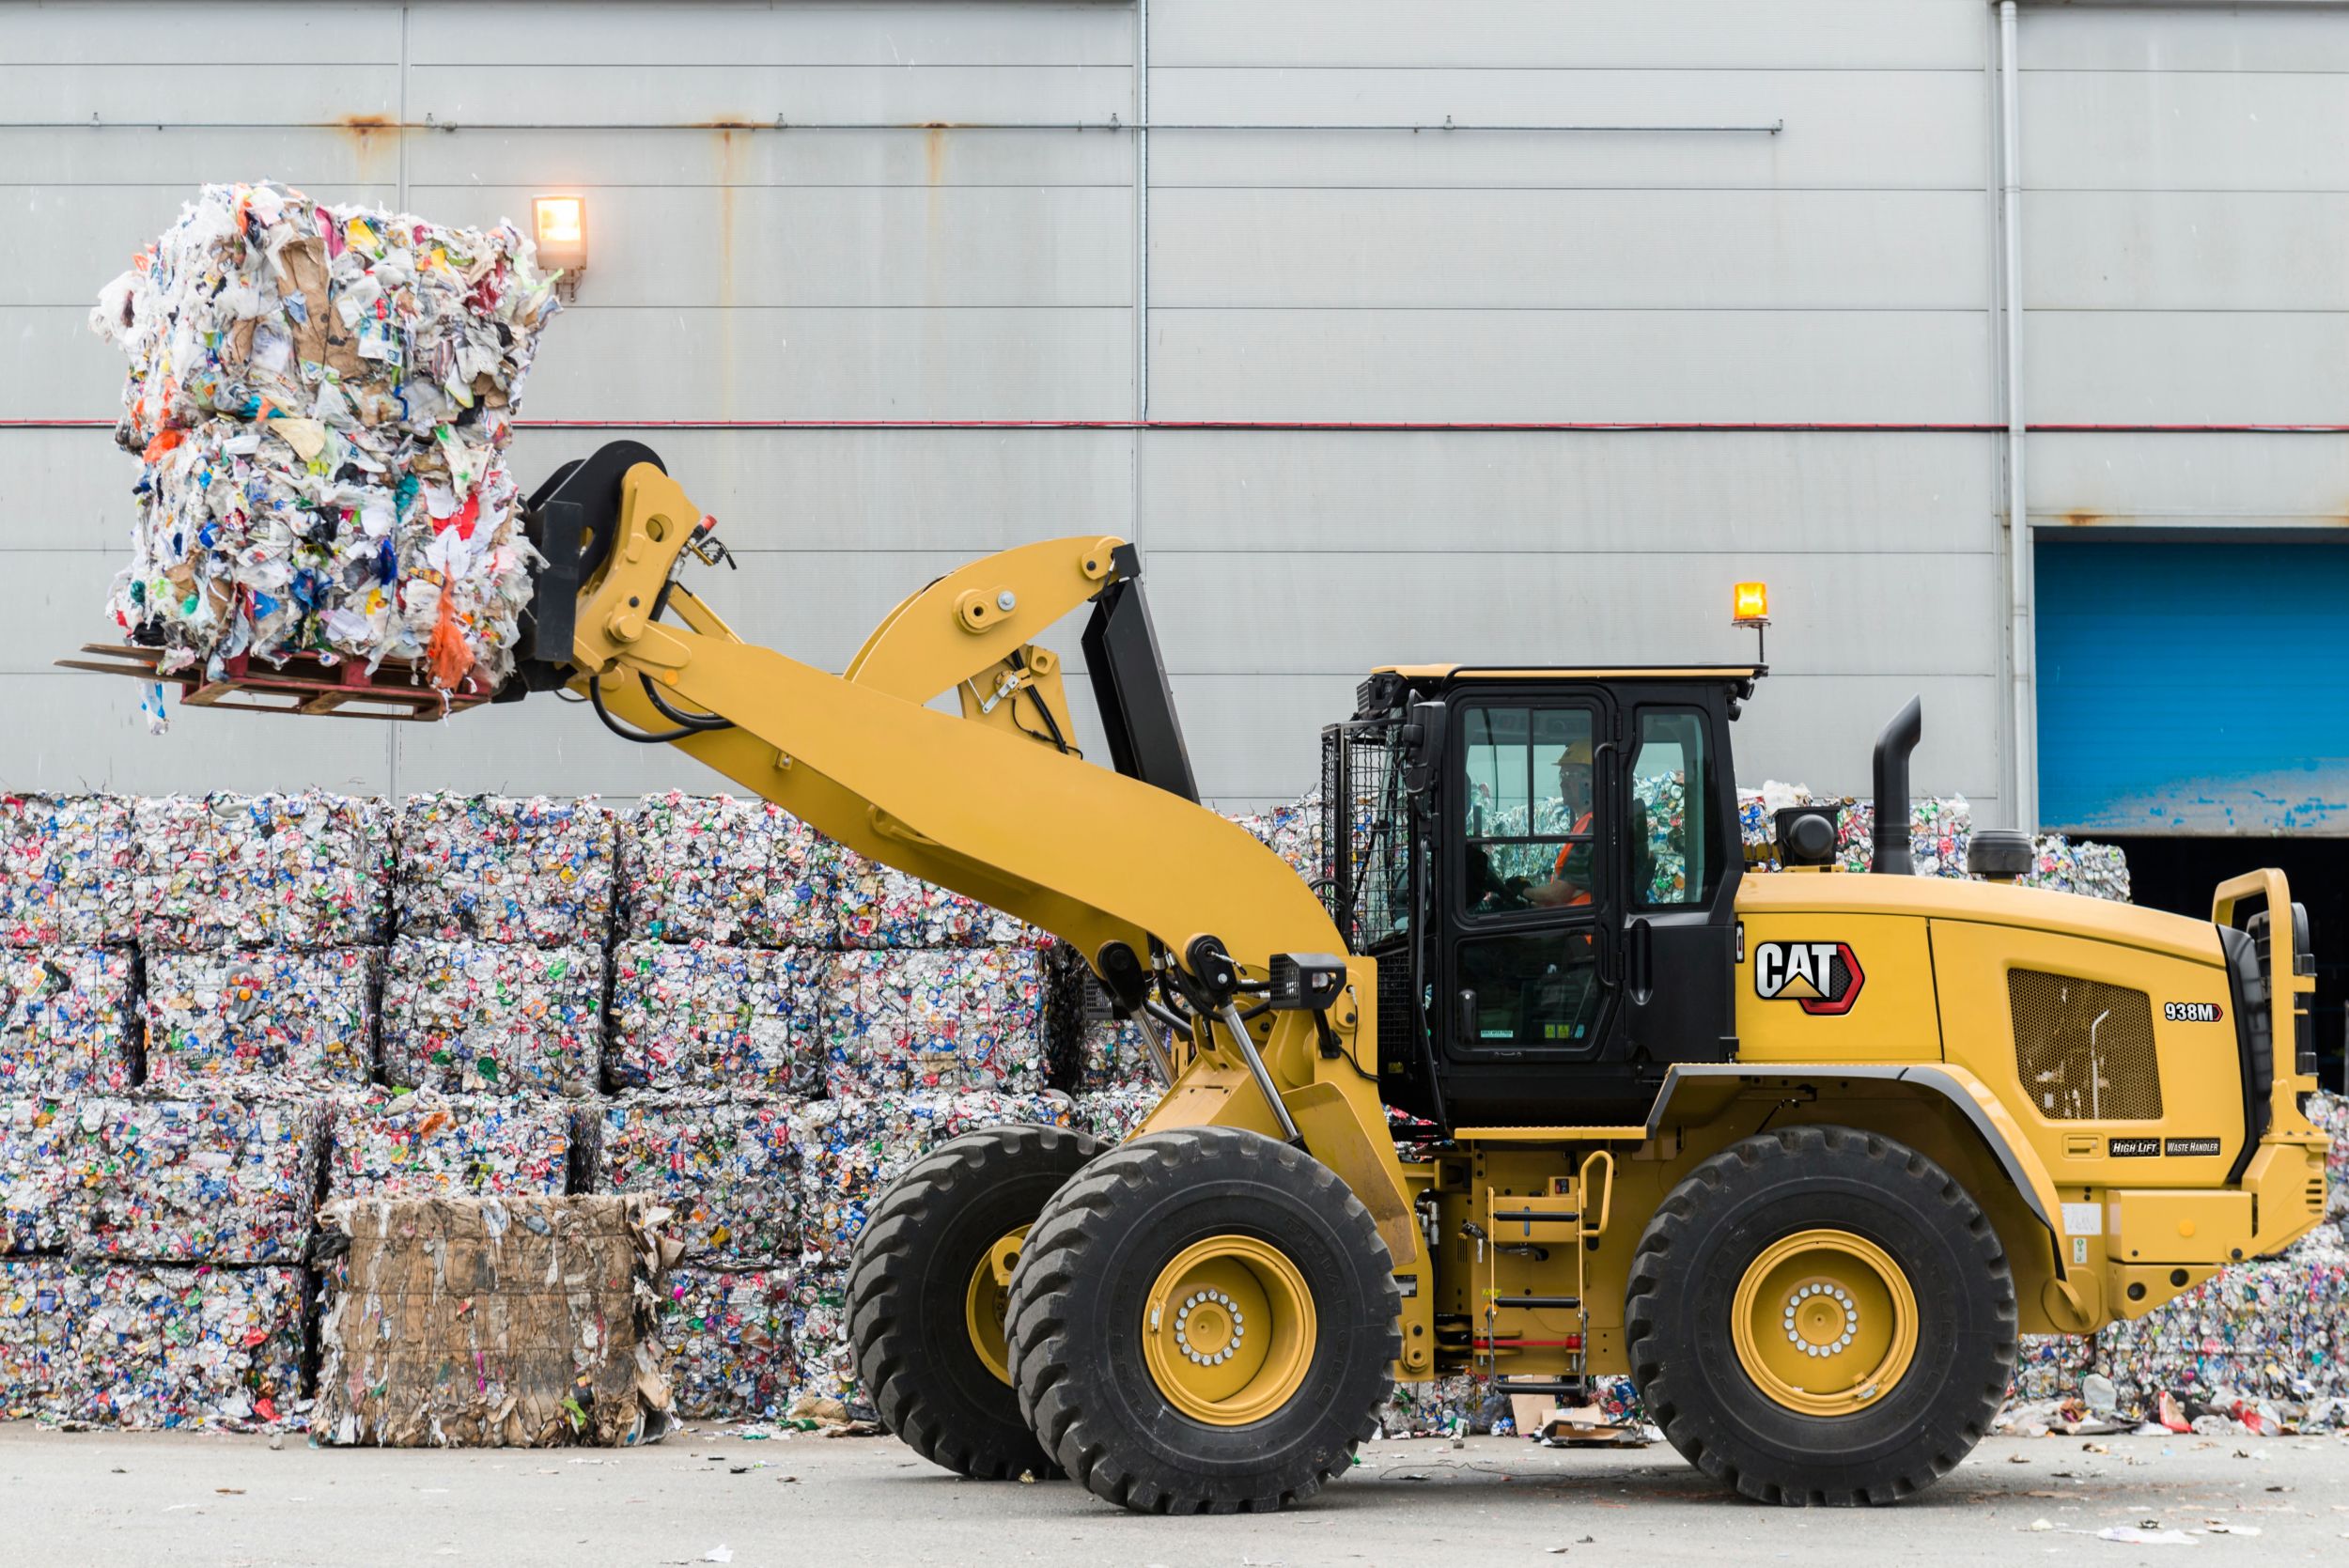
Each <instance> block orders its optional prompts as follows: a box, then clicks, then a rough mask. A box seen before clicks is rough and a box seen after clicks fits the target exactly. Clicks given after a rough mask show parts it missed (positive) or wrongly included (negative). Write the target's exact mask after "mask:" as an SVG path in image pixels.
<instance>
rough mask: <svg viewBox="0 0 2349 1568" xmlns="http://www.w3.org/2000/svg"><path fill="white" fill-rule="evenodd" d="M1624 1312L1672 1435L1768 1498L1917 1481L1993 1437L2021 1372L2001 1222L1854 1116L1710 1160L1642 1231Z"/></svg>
mask: <svg viewBox="0 0 2349 1568" xmlns="http://www.w3.org/2000/svg"><path fill="white" fill-rule="evenodd" d="M1624 1323H1625V1337H1626V1343H1627V1344H1628V1346H1629V1351H1630V1360H1631V1375H1632V1378H1633V1380H1634V1381H1635V1382H1636V1383H1637V1384H1638V1385H1639V1388H1640V1392H1641V1397H1642V1398H1643V1399H1644V1400H1645V1402H1646V1405H1647V1409H1648V1413H1649V1415H1650V1417H1651V1418H1652V1419H1653V1420H1654V1421H1656V1422H1657V1424H1658V1425H1659V1426H1661V1427H1662V1428H1663V1429H1664V1435H1665V1436H1666V1437H1668V1438H1670V1439H1671V1441H1672V1446H1673V1447H1674V1448H1676V1449H1678V1450H1679V1451H1680V1452H1681V1453H1682V1454H1683V1455H1685V1456H1686V1457H1687V1458H1688V1461H1689V1462H1690V1463H1691V1464H1693V1465H1695V1466H1696V1467H1698V1468H1699V1469H1702V1470H1703V1471H1704V1473H1705V1474H1707V1475H1709V1476H1712V1477H1714V1478H1715V1479H1716V1480H1719V1481H1721V1482H1724V1483H1728V1484H1729V1485H1732V1486H1734V1487H1735V1488H1736V1489H1737V1490H1738V1491H1739V1492H1742V1493H1744V1494H1745V1495H1746V1496H1747V1497H1750V1498H1756V1499H1757V1500H1759V1501H1763V1502H1773V1503H1786V1504H1796V1505H1800V1504H1805V1503H1811V1504H1828V1505H1845V1506H1848V1505H1852V1504H1858V1503H1863V1502H1865V1503H1887V1502H1893V1501H1897V1500H1898V1499H1900V1498H1905V1497H1907V1496H1909V1495H1911V1494H1912V1493H1915V1492H1918V1491H1921V1490H1922V1489H1923V1488H1924V1487H1926V1486H1929V1485H1931V1484H1932V1483H1934V1482H1935V1481H1937V1480H1938V1479H1939V1478H1940V1477H1941V1476H1943V1475H1945V1474H1947V1473H1948V1472H1949V1471H1950V1470H1951V1469H1952V1468H1954V1467H1956V1466H1957V1464H1958V1462H1959V1461H1961V1460H1962V1459H1964V1458H1965V1457H1966V1455H1967V1454H1968V1452H1970V1451H1971V1450H1972V1449H1973V1446H1974V1445H1975V1444H1976V1443H1978V1442H1980V1441H1981V1440H1982V1437H1983V1434H1984V1433H1986V1432H1987V1431H1988V1430H1989V1428H1990V1421H1991V1419H1992V1418H1993V1417H1994V1416H1996V1415H1997V1414H1998V1410H1999V1405H2000V1404H2001V1403H2002V1402H2003V1401H2004V1399H2005V1397H2006V1389H2007V1385H2008V1383H2009V1380H2010V1379H2011V1378H2012V1377H2013V1375H2014V1371H2015V1323H2016V1318H2015V1280H2014V1276H2013V1274H2012V1272H2011V1271H2010V1270H2009V1268H2008V1265H2007V1259H2006V1253H2005V1250H2004V1249H2003V1248H2002V1247H2001V1246H2000V1245H1999V1237H1998V1233H1997V1232H1996V1231H1995V1230H1994V1229H1992V1227H1991V1224H1990V1222H1989V1220H1988V1219H1986V1218H1984V1217H1983V1212H1982V1210H1981V1208H1980V1207H1979V1206H1977V1205H1976V1203H1974V1201H1973V1199H1972V1198H1971V1197H1970V1196H1968V1193H1967V1191H1966V1189H1965V1188H1962V1187H1960V1186H1959V1185H1958V1184H1957V1182H1956V1181H1955V1180H1954V1179H1952V1177H1951V1176H1950V1174H1949V1172H1946V1171H1944V1170H1942V1169H1941V1167H1940V1166H1938V1165H1937V1164H1935V1163H1934V1162H1933V1161H1932V1160H1930V1159H1928V1158H1926V1157H1924V1156H1923V1155H1921V1154H1919V1153H1918V1152H1917V1151H1916V1150H1914V1149H1911V1148H1909V1147H1907V1146H1906V1145H1905V1144H1902V1143H1897V1142H1895V1141H1892V1140H1890V1139H1889V1138H1883V1137H1879V1136H1878V1135H1876V1134H1875V1133H1869V1132H1860V1131H1856V1130H1854V1129H1852V1128H1849V1127H1834V1126H1807V1127H1789V1128H1785V1129H1783V1130H1781V1131H1777V1132H1771V1133H1767V1134H1764V1135H1762V1136H1759V1137H1754V1138H1749V1139H1746V1140H1744V1141H1741V1142H1738V1143H1736V1144H1734V1145H1732V1146H1731V1147H1730V1148H1728V1149H1726V1150H1724V1151H1723V1152H1722V1153H1720V1154H1719V1155H1716V1156H1714V1157H1712V1158H1711V1159H1708V1160H1706V1161H1705V1162H1704V1163H1703V1164H1702V1165H1700V1166H1698V1167H1697V1168H1696V1170H1695V1171H1694V1172H1690V1174H1689V1175H1688V1179H1687V1180H1685V1181H1683V1182H1682V1183H1681V1184H1680V1185H1679V1186H1678V1187H1676V1188H1673V1189H1672V1192H1671V1193H1670V1195H1668V1196H1667V1197H1666V1198H1665V1200H1664V1202H1663V1203H1662V1205H1661V1206H1660V1207H1659V1208H1658V1209H1657V1213H1656V1217H1655V1218H1654V1219H1652V1220H1651V1221H1650V1222H1649V1225H1648V1228H1647V1231H1646V1233H1645V1234H1643V1235H1642V1236H1641V1238H1640V1247H1639V1251H1638V1254H1637V1256H1636V1257H1635V1259H1634V1260H1633V1264H1632V1269H1631V1281H1630V1286H1629V1299H1628V1301H1627V1303H1626V1307H1625V1317H1624Z"/></svg>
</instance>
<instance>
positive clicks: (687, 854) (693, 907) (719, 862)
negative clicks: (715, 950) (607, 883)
mask: <svg viewBox="0 0 2349 1568" xmlns="http://www.w3.org/2000/svg"><path fill="white" fill-rule="evenodd" d="M837 855H838V847H837V846H835V845H833V844H832V841H831V840H829V839H827V838H824V837H823V836H822V835H821V834H819V833H817V831H816V830H815V829H813V828H811V827H809V826H808V825H807V824H806V823H804V822H802V821H801V820H800V819H799V818H798V817H796V816H793V815H791V814H790V813H788V812H786V811H785V810H784V809H783V808H782V807H781V806H778V805H776V804H774V803H773V802H772V801H769V800H737V799H735V798H734V797H732V796H726V795H688V794H686V793H684V792H683V791H681V790H670V791H668V792H667V793H665V794H661V795H649V796H646V798H645V799H644V800H641V801H640V802H638V804H637V806H636V808H635V809H634V810H633V811H631V812H630V813H629V814H628V815H627V816H626V817H625V818H624V819H623V820H622V822H621V825H620V912H621V919H622V924H623V925H624V927H625V929H626V931H627V934H628V935H629V936H630V937H644V938H649V939H653V940H655V941H665V942H686V941H709V942H717V943H720V944H722V945H726V946H739V947H764V948H784V947H831V946H833V945H835V939H836V937H837V935H838V919H837V907H836V903H835V900H834V898H833V893H832V885H833V884H832V879H833V873H834V862H835V860H836V858H837Z"/></svg>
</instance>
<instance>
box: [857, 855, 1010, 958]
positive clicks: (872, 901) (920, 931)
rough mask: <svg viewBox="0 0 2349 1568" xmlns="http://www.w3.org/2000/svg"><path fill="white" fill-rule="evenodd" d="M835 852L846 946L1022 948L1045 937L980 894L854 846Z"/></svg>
mask: <svg viewBox="0 0 2349 1568" xmlns="http://www.w3.org/2000/svg"><path fill="white" fill-rule="evenodd" d="M834 856H835V868H834V871H833V878H834V882H835V886H836V888H837V890H838V891H837V894H836V896H837V897H838V899H839V904H840V945H841V946H842V947H853V948H892V947H1016V946H1020V945H1028V946H1034V945H1035V944H1036V943H1038V942H1041V941H1042V940H1043V939H1044V934H1043V933H1042V932H1041V931H1038V930H1037V929H1036V928H1035V927H1034V926H1033V925H1030V924H1028V923H1027V922H1026V921H1024V920H1021V919H1019V917H1018V916H1016V915H1007V914H1005V913H1004V912H1003V910H1001V909H998V908H993V907H992V906H991V905H987V904H982V903H980V902H979V901H978V900H977V899H975V898H965V897H964V896H963V895H962V894H960V893H953V892H950V891H948V890H947V889H945V888H941V887H940V886H939V885H938V884H937V883H935V882H926V881H924V880H923V879H922V878H921V877H914V876H910V875H909V874H907V873H906V872H902V871H898V870H896V869H894V867H891V866H885V865H883V864H881V863H880V862H879V861H875V860H868V859H866V858H865V857H864V856H863V855H860V854H858V853H856V852H855V851H854V850H851V849H838V850H835V851H834Z"/></svg>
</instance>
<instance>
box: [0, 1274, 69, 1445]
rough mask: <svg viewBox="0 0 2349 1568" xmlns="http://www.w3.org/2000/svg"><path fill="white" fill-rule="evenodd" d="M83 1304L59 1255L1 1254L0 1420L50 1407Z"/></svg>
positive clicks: (51, 1411) (43, 1412)
mask: <svg viewBox="0 0 2349 1568" xmlns="http://www.w3.org/2000/svg"><path fill="white" fill-rule="evenodd" d="M81 1310H82V1289H81V1281H80V1277H79V1275H78V1274H77V1273H76V1272H75V1270H74V1266H73V1265H71V1264H70V1263H68V1262H66V1261H65V1260H64V1259H63V1258H0V1421H15V1420H22V1419H23V1418H24V1417H27V1416H42V1415H50V1414H54V1411H55V1409H56V1389H57V1377H58V1374H59V1373H60V1372H61V1371H63V1370H64V1369H65V1368H66V1366H67V1363H68V1361H69V1360H70V1353H71V1341H72V1335H73V1327H74V1324H75V1323H76V1322H77V1321H78V1319H79V1317H80V1314H81Z"/></svg>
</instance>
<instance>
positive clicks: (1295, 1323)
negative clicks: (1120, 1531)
mask: <svg viewBox="0 0 2349 1568" xmlns="http://www.w3.org/2000/svg"><path fill="white" fill-rule="evenodd" d="M1315 1343H1316V1329H1315V1317H1314V1297H1313V1292H1312V1291H1310V1290H1309V1289H1307V1288H1306V1285H1305V1276H1304V1275H1303V1274H1302V1273H1300V1272H1299V1270H1298V1267H1297V1265H1295V1264H1293V1263H1291V1262H1289V1260H1288V1257H1287V1255H1286V1254H1285V1253H1283V1251H1282V1250H1280V1249H1279V1248H1277V1247H1274V1246H1273V1245H1271V1244H1270V1243H1269V1242H1264V1241H1259V1240H1257V1239H1256V1238H1255V1237H1254V1236H1244V1235H1220V1236H1210V1237H1209V1238H1208V1239H1206V1241H1202V1242H1198V1243H1196V1244H1194V1245H1192V1246H1190V1247H1186V1248H1184V1249H1183V1250H1181V1251H1180V1252H1178V1253H1176V1254H1175V1261H1174V1262H1172V1263H1170V1264H1168V1265H1166V1266H1165V1267H1164V1268H1162V1269H1160V1270H1159V1277H1158V1279H1157V1280H1156V1281H1154V1282H1153V1283H1152V1284H1151V1286H1150V1294H1149V1296H1147V1297H1145V1298H1144V1300H1143V1307H1142V1353H1143V1360H1144V1362H1145V1363H1147V1365H1148V1366H1149V1368H1150V1376H1151V1379H1152V1380H1153V1381H1154V1382H1156V1383H1157V1384H1158V1386H1159V1392H1160V1393H1162V1394H1164V1395H1165V1396H1166V1400H1167V1403H1168V1404H1170V1405H1174V1406H1175V1409H1177V1410H1179V1411H1181V1412H1182V1413H1183V1414H1184V1415H1186V1416H1189V1417H1190V1419H1191V1420H1193V1421H1205V1422H1206V1423H1207V1424H1208V1425H1209V1426H1245V1425H1247V1424H1248V1423H1249V1422H1250V1421H1262V1420H1263V1419H1264V1418H1265V1417H1267V1416H1268V1415H1270V1414H1272V1412H1273V1411H1275V1410H1278V1409H1279V1408H1280V1407H1281V1406H1282V1405H1285V1404H1286V1403H1288V1400H1289V1398H1290V1396H1291V1395H1293V1394H1295V1393H1296V1392H1297V1390H1298V1389H1299V1387H1300V1386H1301V1385H1302V1384H1303V1383H1304V1381H1305V1374H1306V1372H1307V1370H1308V1369H1310V1368H1311V1367H1312V1365H1313V1359H1314V1346H1315Z"/></svg>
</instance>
